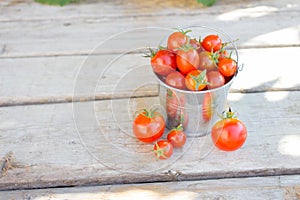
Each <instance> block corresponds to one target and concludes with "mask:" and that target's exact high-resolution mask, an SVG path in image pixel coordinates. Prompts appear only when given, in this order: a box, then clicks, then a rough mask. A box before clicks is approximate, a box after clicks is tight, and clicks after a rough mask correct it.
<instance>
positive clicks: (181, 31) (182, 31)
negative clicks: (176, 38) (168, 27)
mask: <svg viewBox="0 0 300 200" xmlns="http://www.w3.org/2000/svg"><path fill="white" fill-rule="evenodd" d="M174 30H176V31H178V32H180V33H182V34H184V35H187V34H188V33H190V32H192V30H186V31H185V30H183V29H181V28H174Z"/></svg>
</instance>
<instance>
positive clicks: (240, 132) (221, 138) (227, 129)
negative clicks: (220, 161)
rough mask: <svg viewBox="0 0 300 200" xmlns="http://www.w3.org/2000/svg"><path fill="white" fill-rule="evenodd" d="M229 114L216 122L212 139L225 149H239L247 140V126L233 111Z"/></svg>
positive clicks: (217, 145)
mask: <svg viewBox="0 0 300 200" xmlns="http://www.w3.org/2000/svg"><path fill="white" fill-rule="evenodd" d="M226 115H227V116H226V117H225V118H224V119H222V120H220V121H218V122H217V123H215V124H214V126H213V127H212V130H211V137H212V141H213V142H214V144H215V146H216V147H218V148H219V149H221V150H224V151H234V150H237V149H239V148H240V147H241V146H242V145H243V144H244V143H245V141H246V138H247V128H246V126H245V125H244V124H243V122H241V121H240V120H238V119H237V118H234V117H233V114H232V112H231V111H229V112H227V114H226Z"/></svg>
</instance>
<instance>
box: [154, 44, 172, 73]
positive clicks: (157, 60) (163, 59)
mask: <svg viewBox="0 0 300 200" xmlns="http://www.w3.org/2000/svg"><path fill="white" fill-rule="evenodd" d="M151 55H152V56H151V66H152V69H153V71H154V72H155V73H157V74H159V75H167V74H169V73H171V72H172V71H175V70H176V68H177V64H176V55H175V54H174V53H172V52H171V51H169V50H165V49H161V50H158V51H157V52H156V53H154V52H153V54H151Z"/></svg>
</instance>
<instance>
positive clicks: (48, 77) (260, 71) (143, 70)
mask: <svg viewBox="0 0 300 200" xmlns="http://www.w3.org/2000/svg"><path fill="white" fill-rule="evenodd" d="M299 54H300V48H299V47H294V48H269V49H264V48H263V49H242V50H240V58H239V60H240V64H244V68H243V70H242V71H241V72H240V73H239V74H238V76H237V78H236V80H235V81H234V83H233V85H232V87H231V92H259V91H274V90H300V85H299V84H300V83H299V78H298V76H297V73H294V71H295V63H297V62H298V57H297V55H299ZM142 55H143V54H142V53H140V54H125V55H97V56H96V55H95V56H70V57H69V56H62V57H39V58H6V59H1V61H0V74H1V79H0V86H1V87H0V94H1V97H0V105H2V106H4V105H19V104H34V103H55V102H71V101H72V99H73V98H74V100H75V101H88V100H93V99H97V100H99V99H109V98H123V97H128V96H132V97H134V96H135V97H141V96H155V95H157V94H158V90H157V85H156V84H155V83H156V80H155V77H154V75H153V73H152V72H151V67H150V65H149V59H148V58H144V57H142ZM279 58H280V59H279ZM16 77H17V78H16ZM74 88H75V89H74Z"/></svg>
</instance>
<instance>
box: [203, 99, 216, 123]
mask: <svg viewBox="0 0 300 200" xmlns="http://www.w3.org/2000/svg"><path fill="white" fill-rule="evenodd" d="M213 101H214V98H213V96H212V94H211V93H205V94H204V97H203V101H202V118H203V120H204V121H205V122H209V121H210V120H211V119H212V116H213V114H214V107H213Z"/></svg>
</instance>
